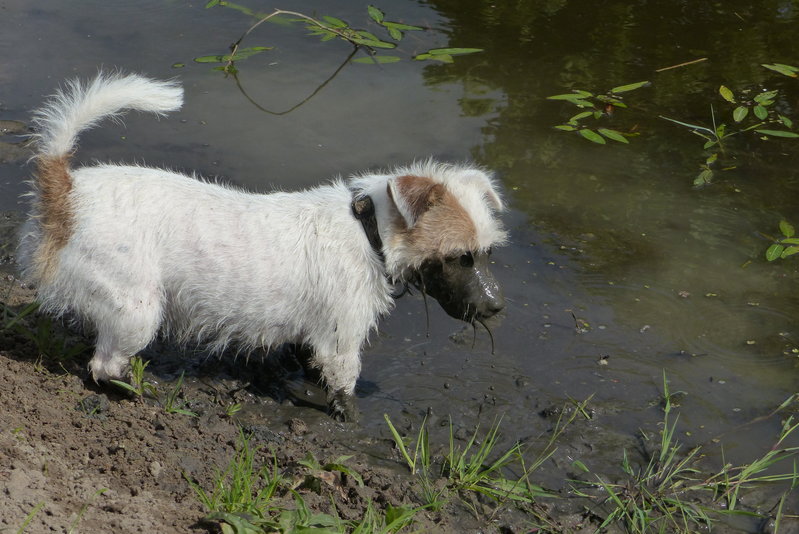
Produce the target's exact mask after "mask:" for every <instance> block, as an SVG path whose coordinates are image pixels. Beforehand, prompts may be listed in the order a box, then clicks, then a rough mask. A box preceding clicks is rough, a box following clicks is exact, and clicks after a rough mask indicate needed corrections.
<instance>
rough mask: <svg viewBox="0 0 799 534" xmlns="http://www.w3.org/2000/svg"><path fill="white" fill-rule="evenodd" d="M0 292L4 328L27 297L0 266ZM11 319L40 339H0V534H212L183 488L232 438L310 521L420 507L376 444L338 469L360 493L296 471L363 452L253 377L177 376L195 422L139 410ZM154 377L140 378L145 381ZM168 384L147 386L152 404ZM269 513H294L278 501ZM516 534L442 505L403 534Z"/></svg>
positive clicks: (14, 334)
mask: <svg viewBox="0 0 799 534" xmlns="http://www.w3.org/2000/svg"><path fill="white" fill-rule="evenodd" d="M0 267H2V266H0ZM2 287H3V292H2V298H0V302H2V303H3V308H4V310H5V313H6V316H5V317H3V321H4V324H8V321H9V320H11V316H10V315H8V314H9V313H13V312H9V310H16V311H19V310H21V309H22V308H23V307H24V306H25V305H26V303H29V302H31V301H32V299H33V291H32V290H30V289H27V288H25V286H24V284H22V283H21V282H20V281H19V280H18V279H16V278H15V277H14V275H13V274H11V271H10V268H8V265H6V266H5V270H4V272H3V273H2ZM25 320H26V321H29V323H28V324H26V325H25V326H26V328H29V329H35V328H37V324H38V325H46V327H47V330H48V332H47V333H46V334H45V333H43V334H42V338H41V339H43V340H45V341H44V342H43V341H41V340H40V341H39V342H38V343H37V342H35V341H33V340H31V339H29V338H28V337H27V336H25V335H22V334H20V333H19V331H18V330H17V329H15V328H6V329H4V330H2V329H0V532H19V531H20V529H23V531H24V532H28V533H45V532H86V533H97V532H115V533H128V532H130V533H133V532H170V533H196V532H218V531H219V526H218V525H217V524H215V523H209V522H204V521H203V517H204V516H205V515H206V514H207V510H205V509H204V508H203V506H202V505H201V503H200V501H199V500H198V499H197V497H196V495H195V492H194V490H192V488H191V487H190V485H189V483H188V482H187V478H191V479H192V480H195V481H197V482H198V483H199V484H200V485H201V486H203V487H204V488H205V489H210V486H211V483H212V481H213V480H214V476H215V474H216V473H217V472H218V470H220V469H224V468H225V467H226V466H227V465H228V464H229V462H230V460H231V458H233V456H234V454H235V452H236V447H237V444H238V443H239V428H240V427H242V426H243V428H244V430H245V431H246V432H247V433H251V434H252V435H253V438H252V442H251V444H252V445H255V446H257V447H258V448H259V449H260V450H259V453H258V455H257V458H256V462H257V463H258V464H264V463H266V464H269V463H271V462H272V461H273V458H274V459H276V460H277V463H278V466H279V469H280V471H281V473H282V474H283V476H284V477H287V478H288V479H292V478H293V479H295V482H294V483H293V484H292V485H293V487H295V488H296V489H297V491H298V492H299V494H300V495H301V496H302V497H303V499H304V501H305V502H306V503H307V504H308V506H309V507H310V508H311V509H312V510H315V511H319V512H323V513H333V509H332V505H331V499H332V501H334V502H335V513H337V514H338V515H339V516H340V517H341V518H342V519H358V518H361V517H363V515H364V513H366V510H367V508H368V507H369V506H370V505H371V506H372V507H374V508H375V509H377V510H384V509H385V508H386V507H387V506H388V505H391V506H401V505H404V506H407V507H417V506H419V505H420V498H419V491H420V488H419V486H418V483H415V481H414V480H413V479H412V478H411V477H410V476H409V475H408V473H407V469H406V468H405V467H404V466H403V465H402V464H401V463H400V458H399V456H398V452H397V451H396V450H395V447H394V446H393V444H392V443H391V442H390V441H389V440H383V442H377V443H371V444H368V446H369V448H370V449H371V450H372V451H374V450H378V451H380V452H379V454H381V455H383V456H384V457H383V458H382V459H381V460H383V461H382V464H383V465H376V464H378V463H381V462H375V461H374V458H371V457H369V456H367V455H366V454H359V453H357V452H355V453H354V456H353V457H352V458H350V459H348V460H347V461H346V465H347V467H348V468H350V469H352V470H354V471H355V472H357V473H358V474H360V476H361V477H362V478H363V483H364V484H363V486H360V485H359V484H357V483H356V481H355V479H354V478H353V477H351V476H346V475H342V473H340V472H326V473H322V472H311V471H309V470H308V469H307V468H306V467H303V466H301V465H300V464H299V463H298V462H299V461H300V460H302V459H304V458H305V457H306V455H307V454H308V453H309V452H310V453H311V454H312V455H313V456H314V458H316V459H318V460H319V461H320V462H321V463H325V462H329V461H333V460H334V459H336V458H338V457H339V456H341V455H343V454H347V455H353V449H354V450H355V451H357V450H358V449H359V448H360V449H361V450H365V449H366V448H367V447H366V445H367V444H361V445H363V447H362V448H361V447H359V446H358V445H355V446H353V444H352V443H349V444H347V445H348V446H346V447H345V446H344V444H345V443H346V441H347V435H348V430H347V426H346V425H344V424H340V423H336V422H334V421H332V420H330V419H329V418H327V417H326V416H324V415H321V412H319V411H318V410H314V409H313V408H307V409H305V410H304V411H302V410H301V411H300V413H307V414H308V417H307V418H297V417H296V414H297V413H298V411H297V409H296V408H293V409H292V410H291V411H290V412H288V411H287V410H286V409H285V408H284V406H283V405H290V404H292V403H291V402H290V401H289V400H286V399H283V401H282V403H281V402H279V401H280V400H281V399H280V394H279V393H275V392H271V393H270V394H266V395H258V394H254V393H253V392H252V387H249V388H248V384H250V385H251V384H252V378H253V375H252V369H251V368H252V364H250V363H248V362H242V361H239V362H238V363H236V362H234V363H232V364H231V365H229V366H227V365H224V364H222V363H221V362H220V360H216V359H210V360H207V361H205V363H200V364H194V365H195V367H194V368H192V366H191V365H189V373H187V376H186V381H185V383H184V386H183V388H182V390H181V393H182V396H181V397H179V403H180V405H182V406H184V408H186V409H188V410H191V411H193V412H195V413H196V414H197V416H196V417H192V416H189V415H184V414H180V413H167V412H166V411H165V410H164V408H163V407H162V405H159V404H156V403H155V402H153V401H150V402H148V401H142V400H141V399H136V398H131V397H130V396H127V395H125V394H124V393H122V392H120V391H116V390H113V389H108V388H107V387H105V388H100V387H98V386H96V385H94V384H93V383H92V382H91V381H90V380H88V373H87V372H86V370H85V369H86V362H87V360H88V357H89V351H88V350H86V351H84V352H82V353H81V354H79V355H70V356H69V357H66V358H65V357H63V354H64V350H68V349H67V347H75V346H78V347H79V346H81V344H89V343H90V340H88V339H83V338H81V337H80V336H79V335H78V334H76V333H75V331H74V330H70V329H67V328H65V327H63V326H62V325H60V324H59V323H52V324H51V323H50V322H49V321H48V320H47V319H42V318H38V317H35V316H34V315H31V316H28V317H27V318H26V319H25ZM154 350H161V351H164V348H163V347H156V348H155V349H154ZM48 352H50V354H48ZM58 354H61V355H62V356H58ZM145 358H146V356H145ZM178 364H179V362H178ZM175 365H176V363H175V362H174V361H172V362H167V363H166V364H165V366H164V367H161V368H160V369H159V370H158V371H157V373H156V375H158V376H161V377H163V376H169V373H168V367H169V366H173V367H174V366H175ZM196 365H199V367H196ZM179 372H180V371H177V370H175V374H174V375H173V376H176V375H177V373H179ZM148 373H149V371H148ZM156 375H151V374H148V375H147V377H148V378H149V379H150V380H152V381H153V382H154V383H155V382H157V381H158V380H157V377H156ZM289 378H290V377H289ZM172 384H174V381H172ZM172 384H170V383H164V382H163V381H162V382H161V383H160V384H158V388H159V392H160V395H163V394H164V392H166V391H168V390H169V388H170V387H171V385H172ZM183 395H185V397H184V396H183ZM184 399H190V400H184ZM184 402H185V403H186V404H185V405H184V404H183V403H184ZM233 403H240V404H241V405H242V406H244V409H243V410H242V412H241V413H242V414H246V412H247V410H246V409H247V408H248V407H253V406H257V407H258V413H259V414H263V413H273V414H274V417H271V418H268V419H266V420H264V419H259V420H258V421H257V422H253V421H252V420H251V419H250V420H249V421H248V419H247V418H246V416H243V417H241V418H239V417H238V416H234V417H231V416H229V415H228V414H226V410H227V407H228V406H230V405H231V404H233ZM265 408H270V409H265ZM271 408H273V410H272V409H271ZM292 414H293V415H294V416H291V415H292ZM273 454H274V457H273V456H272V455H273ZM278 502H279V503H280V504H281V506H285V507H286V508H292V507H294V504H293V502H294V500H293V497H292V495H291V494H290V493H289V492H287V491H285V492H283V493H282V494H281V495H280V497H279V499H278ZM487 517H490V518H491V519H490V520H489V519H486V518H487ZM576 523H579V520H577V521H576ZM519 525H529V521H527V520H526V519H525V518H524V515H520V512H519V511H517V510H514V509H512V508H508V509H500V510H498V511H497V512H496V513H493V514H486V516H485V517H484V518H481V519H480V520H477V519H475V517H474V515H473V514H472V513H470V512H469V511H468V510H467V509H466V508H465V507H464V506H463V505H462V504H459V503H458V502H457V500H455V501H453V502H452V503H450V504H448V505H447V506H446V507H445V508H444V509H443V510H441V511H440V512H432V511H423V512H419V513H417V514H416V515H415V522H414V524H413V526H412V527H411V528H410V529H409V531H413V532H503V533H513V532H525V531H528V530H529V527H526V526H519Z"/></svg>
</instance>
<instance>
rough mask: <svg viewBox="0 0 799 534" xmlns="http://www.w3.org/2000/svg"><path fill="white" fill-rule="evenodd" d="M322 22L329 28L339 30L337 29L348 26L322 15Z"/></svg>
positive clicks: (339, 20) (341, 21)
mask: <svg viewBox="0 0 799 534" xmlns="http://www.w3.org/2000/svg"><path fill="white" fill-rule="evenodd" d="M322 20H324V21H325V22H327V23H328V24H330V26H331V27H333V28H336V29H339V28H347V27H349V24H347V23H346V22H344V21H343V20H341V19H337V18H336V17H330V16H328V15H322Z"/></svg>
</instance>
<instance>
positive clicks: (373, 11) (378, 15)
mask: <svg viewBox="0 0 799 534" xmlns="http://www.w3.org/2000/svg"><path fill="white" fill-rule="evenodd" d="M366 10H367V11H368V12H369V16H370V17H372V20H373V21H375V22H377V23H378V24H380V23H381V22H383V17H384V16H385V15H384V14H383V12H382V11H380V10H379V9H377V8H376V7H375V6H371V5H370V6H367V7H366Z"/></svg>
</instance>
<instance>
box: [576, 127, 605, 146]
mask: <svg viewBox="0 0 799 534" xmlns="http://www.w3.org/2000/svg"><path fill="white" fill-rule="evenodd" d="M580 135H582V136H583V137H585V138H586V139H588V140H589V141H591V142H593V143H597V144H600V145H604V144H605V139H604V138H603V137H602V136H601V135H599V134H598V133H596V132H595V131H594V130H589V129H588V128H583V129H582V130H580Z"/></svg>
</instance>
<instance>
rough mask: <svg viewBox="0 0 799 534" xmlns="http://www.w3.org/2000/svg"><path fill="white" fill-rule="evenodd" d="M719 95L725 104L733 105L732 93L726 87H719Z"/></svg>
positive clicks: (733, 97)
mask: <svg viewBox="0 0 799 534" xmlns="http://www.w3.org/2000/svg"><path fill="white" fill-rule="evenodd" d="M719 94H720V95H721V98H723V99H724V100H726V101H727V102H730V103H732V104H735V96H733V94H732V91H731V90H730V88H729V87H727V86H726V85H722V86H721V87H719Z"/></svg>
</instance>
